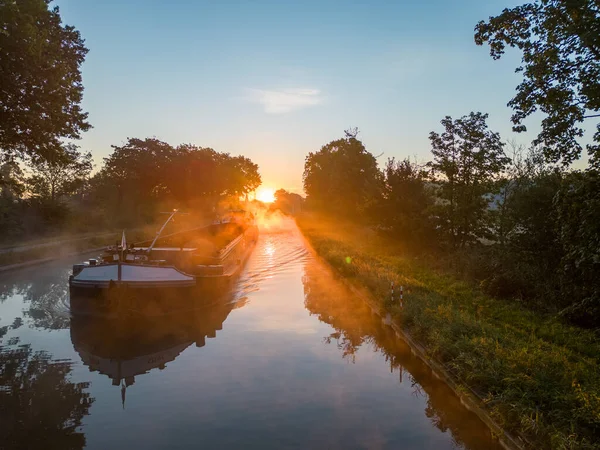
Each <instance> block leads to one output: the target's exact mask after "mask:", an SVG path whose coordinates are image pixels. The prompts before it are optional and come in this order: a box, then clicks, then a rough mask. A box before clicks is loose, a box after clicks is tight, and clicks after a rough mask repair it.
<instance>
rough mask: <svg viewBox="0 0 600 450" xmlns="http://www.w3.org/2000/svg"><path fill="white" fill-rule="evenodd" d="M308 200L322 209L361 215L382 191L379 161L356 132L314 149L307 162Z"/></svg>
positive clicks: (305, 173) (304, 179)
mask: <svg viewBox="0 0 600 450" xmlns="http://www.w3.org/2000/svg"><path fill="white" fill-rule="evenodd" d="M303 182H304V191H305V192H306V195H307V202H309V203H310V204H312V205H313V207H315V208H318V209H320V210H328V211H331V212H332V213H337V214H342V215H345V216H350V215H354V216H355V217H357V218H358V217H361V216H362V215H363V214H364V212H365V211H368V210H369V209H370V208H372V207H373V205H374V203H375V202H376V200H377V197H378V195H379V193H380V189H381V182H382V175H381V172H380V171H379V169H378V168H377V160H376V159H375V157H374V156H373V155H372V154H371V153H369V152H368V151H367V150H366V148H365V146H364V145H363V143H362V142H361V141H359V140H358V139H356V137H355V135H352V134H349V133H347V135H346V137H345V138H343V139H338V140H335V141H331V142H330V143H329V144H326V145H324V146H323V147H321V149H320V150H319V151H318V152H310V153H309V154H308V156H307V157H306V161H305V163H304V174H303Z"/></svg>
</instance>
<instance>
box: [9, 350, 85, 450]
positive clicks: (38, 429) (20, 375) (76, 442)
mask: <svg viewBox="0 0 600 450" xmlns="http://www.w3.org/2000/svg"><path fill="white" fill-rule="evenodd" d="M17 344H18V339H14V340H13V342H10V343H9V345H7V346H2V345H0V441H1V442H2V443H1V444H0V447H2V446H3V445H5V446H6V447H5V448H11V449H53V448H55V449H73V450H74V449H81V448H83V447H84V446H85V436H84V434H83V433H81V432H79V431H78V429H79V427H81V420H82V418H83V417H84V416H86V415H87V414H89V409H90V406H91V404H92V403H93V401H94V399H93V398H91V397H90V395H89V393H87V392H85V390H86V389H87V388H88V387H89V383H73V382H71V381H70V380H69V378H70V373H71V363H70V362H68V361H63V360H53V359H52V356H51V355H50V354H49V353H47V352H44V351H36V352H34V351H33V350H32V349H31V346H29V345H17Z"/></svg>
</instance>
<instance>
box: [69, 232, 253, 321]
mask: <svg viewBox="0 0 600 450" xmlns="http://www.w3.org/2000/svg"><path fill="white" fill-rule="evenodd" d="M255 244H256V234H250V233H248V234H247V235H246V234H245V235H244V239H243V240H240V242H239V243H238V245H237V246H235V247H234V248H231V249H228V254H227V257H228V258H230V259H231V261H229V263H230V264H228V266H227V267H226V270H224V271H222V273H220V274H218V275H214V274H207V275H191V274H189V273H185V272H183V271H181V270H179V269H177V268H175V267H171V266H163V267H150V266H146V265H134V264H120V266H121V267H120V270H121V276H120V277H119V276H118V273H117V274H116V276H115V274H114V272H115V268H116V270H119V264H106V265H99V266H93V267H86V268H85V269H84V270H82V271H81V272H80V273H78V274H77V275H71V277H70V278H69V290H70V304H71V311H72V312H73V313H74V314H79V313H81V314H86V313H90V312H91V311H94V312H98V311H103V312H104V313H107V314H109V315H110V314H121V313H123V312H126V311H129V312H134V313H142V314H150V315H154V314H164V313H166V312H170V311H173V310H181V309H185V308H189V307H195V306H198V305H211V304H214V303H216V302H218V301H219V299H220V298H222V297H223V296H226V295H227V294H228V293H229V292H230V290H231V288H232V286H233V283H234V282H235V280H236V279H237V277H238V276H239V274H240V272H241V271H242V269H243V267H244V265H245V262H246V260H247V259H248V257H249V256H250V254H251V253H252V250H253V249H254V246H255ZM109 266H110V267H109ZM86 269H87V270H88V274H85V273H84V271H85V270H86ZM99 269H102V270H103V271H104V273H102V274H94V273H93V272H94V271H96V272H99ZM130 271H133V272H135V271H137V272H135V273H129V272H130ZM140 271H151V272H154V273H153V274H144V276H145V279H143V280H141V279H139V278H140ZM161 272H162V274H161ZM94 275H98V276H94ZM111 275H112V276H113V278H115V279H111V278H110V277H111ZM124 275H125V276H124ZM136 277H137V278H136ZM119 278H121V279H120V280H119Z"/></svg>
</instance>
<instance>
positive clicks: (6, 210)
mask: <svg viewBox="0 0 600 450" xmlns="http://www.w3.org/2000/svg"><path fill="white" fill-rule="evenodd" d="M24 192H25V176H24V174H23V171H22V170H21V168H20V167H19V164H17V162H16V161H14V160H9V161H7V162H5V163H4V164H0V229H1V230H3V233H2V234H3V236H2V238H12V237H13V236H14V235H15V234H18V233H19V232H21V230H22V228H23V222H22V219H23V218H22V214H21V209H22V203H23V202H22V197H23V193H24Z"/></svg>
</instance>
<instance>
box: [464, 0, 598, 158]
mask: <svg viewBox="0 0 600 450" xmlns="http://www.w3.org/2000/svg"><path fill="white" fill-rule="evenodd" d="M475 42H476V43H477V45H483V44H484V43H488V44H489V45H490V54H491V56H492V58H494V59H499V58H500V57H501V56H502V55H503V54H504V52H505V48H506V47H507V46H509V47H516V48H518V49H519V50H521V51H522V53H523V57H522V65H521V66H520V67H518V68H517V69H516V71H517V72H518V73H523V81H522V82H521V84H520V85H519V86H518V87H517V94H516V96H515V97H514V98H513V99H512V100H511V101H510V102H509V106H511V107H512V108H513V109H514V111H515V112H514V114H513V116H512V121H513V123H514V130H515V131H525V130H526V127H525V126H524V125H523V120H524V119H525V118H527V117H528V116H530V115H531V114H533V113H534V112H536V111H538V110H539V111H541V112H543V113H544V114H546V117H545V118H544V120H543V121H542V131H541V133H540V134H539V136H538V137H537V139H536V140H535V142H534V143H535V144H536V145H543V147H544V152H545V155H546V157H547V158H548V160H549V161H552V162H559V161H562V162H563V163H564V164H565V165H568V164H570V163H572V162H573V161H574V160H576V159H578V158H579V156H580V155H581V151H582V147H581V144H580V142H579V141H580V138H581V137H582V136H583V133H584V130H583V129H582V125H581V124H582V123H583V122H584V121H586V120H590V119H595V120H596V129H597V132H596V133H595V135H594V138H593V143H590V144H588V145H587V150H588V153H589V154H590V155H591V160H592V163H593V164H595V165H596V166H598V165H600V122H598V120H597V118H598V117H600V114H597V113H598V111H599V110H600V5H599V4H598V1H597V0H534V1H532V2H531V3H526V4H524V5H522V6H517V7H515V8H511V9H505V10H504V11H503V12H502V14H500V15H499V16H496V17H490V18H489V20H488V22H484V21H481V22H479V23H478V24H477V26H476V27H475Z"/></svg>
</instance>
